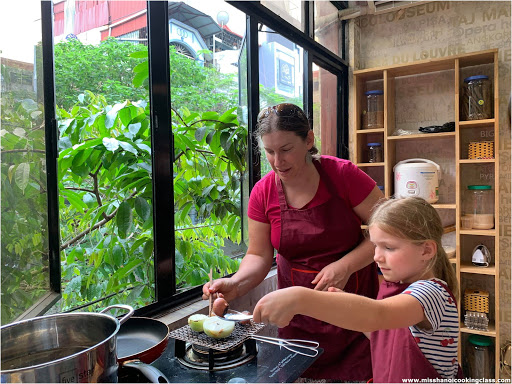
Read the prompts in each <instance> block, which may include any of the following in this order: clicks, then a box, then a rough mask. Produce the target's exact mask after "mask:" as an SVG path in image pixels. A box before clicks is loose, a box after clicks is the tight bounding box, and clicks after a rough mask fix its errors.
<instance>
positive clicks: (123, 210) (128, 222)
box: [116, 201, 133, 239]
mask: <svg viewBox="0 0 512 384" xmlns="http://www.w3.org/2000/svg"><path fill="white" fill-rule="evenodd" d="M116 224H117V230H118V235H119V237H120V238H121V239H126V237H127V236H128V232H129V231H130V230H131V227H132V224H133V217H132V209H131V207H130V204H128V203H127V202H126V201H123V202H122V203H121V205H120V206H119V209H118V211H117V214H116Z"/></svg>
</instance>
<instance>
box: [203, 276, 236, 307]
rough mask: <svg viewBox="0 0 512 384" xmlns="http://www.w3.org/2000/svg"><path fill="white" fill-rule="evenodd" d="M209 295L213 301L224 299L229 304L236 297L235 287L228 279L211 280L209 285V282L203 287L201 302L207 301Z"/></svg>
mask: <svg viewBox="0 0 512 384" xmlns="http://www.w3.org/2000/svg"><path fill="white" fill-rule="evenodd" d="M210 295H213V298H214V299H216V298H217V297H224V298H225V299H226V301H228V302H229V301H231V300H233V299H235V298H236V297H237V285H236V284H235V282H234V281H233V280H232V279H229V278H223V279H217V280H213V282H212V284H211V285H210V282H208V283H206V284H205V285H203V300H208V299H209V297H210Z"/></svg>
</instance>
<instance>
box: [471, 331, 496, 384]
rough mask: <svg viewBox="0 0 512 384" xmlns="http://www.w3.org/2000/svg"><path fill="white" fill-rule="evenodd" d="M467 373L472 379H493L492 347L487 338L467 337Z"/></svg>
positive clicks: (489, 339)
mask: <svg viewBox="0 0 512 384" xmlns="http://www.w3.org/2000/svg"><path fill="white" fill-rule="evenodd" d="M468 341H469V343H468V349H467V352H468V357H467V365H468V367H467V368H468V372H466V374H467V375H468V376H469V377H470V378H472V379H493V378H494V353H493V349H494V346H493V345H492V340H491V338H490V337H488V336H483V335H470V336H469V337H468Z"/></svg>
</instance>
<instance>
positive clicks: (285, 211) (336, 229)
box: [276, 161, 378, 381]
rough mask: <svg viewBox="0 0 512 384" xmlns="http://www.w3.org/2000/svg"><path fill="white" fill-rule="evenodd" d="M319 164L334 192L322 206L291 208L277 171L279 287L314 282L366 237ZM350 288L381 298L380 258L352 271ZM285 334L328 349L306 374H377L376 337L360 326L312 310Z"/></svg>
mask: <svg viewBox="0 0 512 384" xmlns="http://www.w3.org/2000/svg"><path fill="white" fill-rule="evenodd" d="M314 164H315V166H316V168H317V170H318V172H319V174H320V178H321V179H322V181H323V182H324V184H325V185H326V187H327V189H328V191H329V193H330V195H331V197H330V198H329V200H328V201H326V202H324V203H322V204H320V205H318V206H315V207H312V208H305V209H290V208H288V205H287V203H286V198H285V194H284V191H283V187H282V184H281V180H280V179H279V178H277V177H276V182H277V191H278V196H279V206H280V208H281V239H280V244H279V250H278V251H279V254H278V255H277V265H278V288H285V287H290V286H294V285H295V286H297V285H298V286H303V287H308V288H314V285H313V284H311V281H312V280H313V279H314V278H315V276H316V274H317V273H318V272H319V271H320V270H322V268H324V267H325V266H327V265H329V264H331V263H333V262H335V261H337V260H339V259H340V258H341V257H343V255H345V254H346V253H348V252H349V251H350V250H352V249H353V248H355V247H356V246H357V245H358V244H359V243H360V242H361V240H362V233H361V222H360V220H359V218H358V217H357V215H356V214H355V213H354V211H353V210H352V208H351V207H350V206H349V205H348V204H347V203H346V202H345V201H344V200H343V199H342V198H341V197H339V196H338V194H337V192H336V189H335V187H334V185H333V184H332V183H331V181H330V180H329V177H328V176H327V175H326V173H325V172H324V171H323V169H322V167H321V165H320V164H319V162H317V161H315V162H314ZM344 291H346V292H352V293H357V294H359V295H364V296H368V297H371V298H375V297H376V296H377V291H378V279H377V269H376V266H375V263H371V264H370V265H368V266H367V267H365V268H363V269H361V270H359V271H358V272H356V273H354V274H352V276H351V277H350V278H349V280H348V282H347V285H346V286H345V288H344ZM333 310H343V308H333ZM279 336H280V337H282V338H286V339H306V340H315V341H317V342H319V343H320V347H321V348H323V349H324V353H323V354H322V355H321V356H320V357H319V358H318V360H317V361H315V363H314V364H313V365H312V366H311V367H310V368H309V369H308V370H307V371H306V372H305V373H304V374H303V375H302V376H303V377H306V378H311V379H330V380H336V381H362V380H368V379H369V378H371V376H372V374H371V356H370V343H369V340H368V339H367V338H366V337H365V336H364V334H362V333H360V332H354V331H349V330H346V329H342V328H339V327H336V326H334V325H331V324H329V323H326V322H324V321H320V320H316V319H313V318H312V317H309V316H303V315H296V316H294V317H293V319H292V321H291V322H290V324H289V325H288V326H287V327H284V328H281V329H279Z"/></svg>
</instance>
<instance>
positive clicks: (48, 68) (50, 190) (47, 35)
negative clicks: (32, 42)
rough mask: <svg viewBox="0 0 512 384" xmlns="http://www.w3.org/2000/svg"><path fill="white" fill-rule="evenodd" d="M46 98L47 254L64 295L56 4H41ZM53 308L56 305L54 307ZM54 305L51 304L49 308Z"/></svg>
mask: <svg viewBox="0 0 512 384" xmlns="http://www.w3.org/2000/svg"><path fill="white" fill-rule="evenodd" d="M41 32H42V36H41V39H42V55H43V58H42V61H43V71H42V72H43V98H44V101H43V103H44V123H45V146H46V184H47V186H46V189H47V202H48V248H49V249H48V251H49V255H48V256H49V260H48V263H49V269H50V290H51V291H53V292H55V293H59V294H60V292H61V266H60V251H59V249H60V235H59V192H58V187H57V169H58V168H57V159H58V157H59V152H58V149H57V143H58V137H59V136H58V132H57V120H56V110H55V104H56V102H55V69H54V56H53V1H41ZM52 304H53V303H52ZM50 305H51V304H50Z"/></svg>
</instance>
